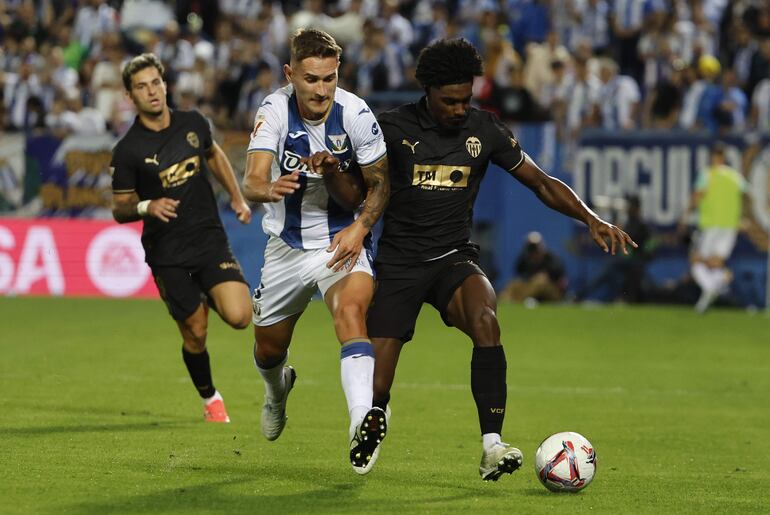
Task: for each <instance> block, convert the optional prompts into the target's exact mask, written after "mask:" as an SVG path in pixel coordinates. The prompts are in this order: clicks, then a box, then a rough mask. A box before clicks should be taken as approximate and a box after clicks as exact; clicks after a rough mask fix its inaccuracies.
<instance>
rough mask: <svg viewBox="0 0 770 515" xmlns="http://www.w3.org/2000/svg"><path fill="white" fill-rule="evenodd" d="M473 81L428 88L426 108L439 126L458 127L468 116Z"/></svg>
mask: <svg viewBox="0 0 770 515" xmlns="http://www.w3.org/2000/svg"><path fill="white" fill-rule="evenodd" d="M472 96H473V83H471V82H465V83H463V84H448V85H446V86H441V87H440V88H437V87H430V88H428V95H427V98H428V110H429V111H430V114H431V116H433V119H434V120H436V123H438V125H439V127H444V128H447V129H459V128H460V127H462V125H463V123H465V119H466V118H468V112H469V110H470V108H471V97H472Z"/></svg>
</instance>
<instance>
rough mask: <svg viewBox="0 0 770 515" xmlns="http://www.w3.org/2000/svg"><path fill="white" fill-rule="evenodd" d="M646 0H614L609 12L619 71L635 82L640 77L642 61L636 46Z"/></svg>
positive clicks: (640, 31)
mask: <svg viewBox="0 0 770 515" xmlns="http://www.w3.org/2000/svg"><path fill="white" fill-rule="evenodd" d="M646 3H647V0H615V2H614V3H613V4H612V10H611V12H610V28H611V29H612V39H613V48H614V50H615V57H616V59H617V62H618V63H619V64H620V66H619V69H620V73H622V74H623V75H628V76H630V77H632V78H633V79H634V80H635V81H636V82H637V83H638V82H639V81H640V80H641V78H642V65H643V63H642V61H641V59H639V54H638V53H637V48H638V46H639V38H640V37H641V33H642V24H643V23H644V14H645V13H644V8H645V4H646Z"/></svg>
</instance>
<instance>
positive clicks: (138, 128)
mask: <svg viewBox="0 0 770 515" xmlns="http://www.w3.org/2000/svg"><path fill="white" fill-rule="evenodd" d="M123 84H124V86H125V88H126V92H127V94H128V96H129V97H130V98H131V100H132V101H133V103H134V106H135V107H136V110H137V113H138V116H137V117H136V120H135V121H134V124H133V125H132V126H131V128H130V129H129V131H128V132H127V133H126V135H125V136H124V137H123V138H122V139H121V140H120V141H119V142H118V144H117V145H116V146H115V149H114V150H113V154H112V163H111V167H112V170H113V173H112V190H113V209H112V213H113V216H114V217H115V220H117V221H118V222H119V223H127V222H134V221H136V220H140V219H141V220H143V222H144V225H143V229H142V245H143V246H144V251H145V256H146V257H145V259H146V261H147V264H148V265H150V268H151V269H152V275H153V277H154V278H155V284H156V285H157V286H158V291H159V292H160V295H161V297H162V298H163V300H164V301H165V303H166V306H167V307H168V311H169V313H170V314H171V316H172V317H173V318H174V320H175V321H176V323H177V325H178V327H179V332H180V333H181V335H182V341H183V344H182V357H183V359H184V363H185V365H186V366H187V370H188V371H189V373H190V377H191V378H192V381H193V383H194V384H195V387H196V388H197V390H198V393H199V394H200V396H201V397H202V398H203V401H204V419H205V420H206V421H209V422H229V421H230V419H229V417H228V415H227V411H226V410H225V405H224V402H223V400H222V396H221V395H220V394H219V392H218V391H217V390H216V388H214V383H213V381H212V380H211V367H210V365H209V355H208V351H207V350H206V330H207V326H208V303H207V302H206V298H208V302H210V303H211V304H212V305H213V307H214V309H216V311H217V313H219V316H220V317H222V320H224V321H225V322H227V323H228V324H229V325H231V326H232V327H235V328H237V329H244V328H246V327H247V326H248V325H249V321H250V318H251V302H250V297H249V287H248V284H247V283H246V280H245V279H244V278H243V274H242V273H241V268H240V265H239V264H238V261H237V260H236V259H235V257H234V256H233V254H232V251H231V250H230V246H229V243H228V241H227V236H226V234H225V231H224V229H223V227H222V223H221V221H220V220H219V213H218V211H217V205H216V201H215V199H214V193H213V191H212V189H211V184H209V182H208V179H207V178H206V175H207V173H208V172H211V173H213V174H214V177H216V179H217V180H218V181H219V182H220V183H221V184H222V186H223V187H224V188H225V190H227V192H228V193H229V194H230V198H231V202H230V206H231V207H232V208H233V210H234V211H235V213H236V215H237V217H238V220H239V221H240V222H241V223H244V224H247V223H249V222H250V221H251V209H249V206H248V205H247V204H246V202H245V201H244V199H243V195H242V194H241V191H240V189H239V187H238V182H237V180H236V178H235V174H234V173H233V168H232V166H231V165H230V161H229V160H228V159H227V156H226V155H225V153H224V152H223V151H222V149H221V148H220V147H219V145H217V144H216V143H215V142H213V140H212V138H211V129H210V127H209V124H208V122H207V120H206V119H205V118H204V117H203V116H202V115H201V114H200V113H198V112H197V111H190V112H182V111H171V110H170V109H169V107H168V105H167V104H166V83H165V82H164V81H163V65H162V64H161V62H160V61H159V60H158V58H157V57H156V56H155V55H153V54H142V55H140V56H138V57H135V58H134V59H132V60H131V61H129V62H128V63H127V64H126V66H125V67H124V68H123Z"/></svg>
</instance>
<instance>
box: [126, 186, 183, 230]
mask: <svg viewBox="0 0 770 515" xmlns="http://www.w3.org/2000/svg"><path fill="white" fill-rule="evenodd" d="M140 202H141V201H140V200H139V196H138V195H137V194H136V192H133V191H132V192H130V193H114V194H113V195H112V216H113V218H115V221H116V222H118V223H120V224H125V223H129V222H136V221H137V220H141V219H142V217H143V216H152V217H154V218H157V219H158V220H161V221H163V222H169V221H171V219H172V218H176V216H177V214H176V208H177V207H178V206H179V201H178V200H174V199H170V198H167V197H162V198H158V199H155V200H150V201H146V200H145V201H143V202H147V204H145V205H143V206H140ZM140 211H141V212H140Z"/></svg>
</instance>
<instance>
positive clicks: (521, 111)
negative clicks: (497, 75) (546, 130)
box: [489, 65, 550, 123]
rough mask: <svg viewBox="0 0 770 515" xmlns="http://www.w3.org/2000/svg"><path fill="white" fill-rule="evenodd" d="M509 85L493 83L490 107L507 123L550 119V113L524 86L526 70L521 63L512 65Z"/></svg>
mask: <svg viewBox="0 0 770 515" xmlns="http://www.w3.org/2000/svg"><path fill="white" fill-rule="evenodd" d="M509 73H510V79H509V81H508V83H509V85H508V86H506V87H502V88H500V87H497V86H496V85H494V84H493V89H492V92H491V95H490V97H491V100H492V101H493V102H492V103H491V104H490V105H489V107H491V108H492V110H494V111H496V112H497V113H498V114H499V116H500V118H501V119H502V120H503V121H504V122H507V123H513V122H542V121H546V120H548V119H550V113H549V112H548V111H547V110H546V109H545V108H544V107H543V106H541V105H540V104H539V103H538V101H537V100H536V99H535V97H534V96H533V95H532V93H530V92H529V89H527V88H526V87H525V86H524V70H523V69H522V67H521V66H519V65H511V66H510V72H509Z"/></svg>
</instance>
